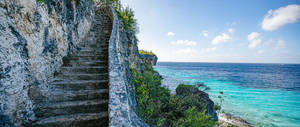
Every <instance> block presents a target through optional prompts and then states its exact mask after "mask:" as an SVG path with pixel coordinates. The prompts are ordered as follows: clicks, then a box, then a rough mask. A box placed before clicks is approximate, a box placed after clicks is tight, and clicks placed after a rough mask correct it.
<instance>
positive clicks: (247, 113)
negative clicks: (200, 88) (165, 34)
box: [154, 62, 300, 127]
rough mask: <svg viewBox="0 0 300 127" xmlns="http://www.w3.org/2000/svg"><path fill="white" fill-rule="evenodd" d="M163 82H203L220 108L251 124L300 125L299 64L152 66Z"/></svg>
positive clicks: (289, 126) (172, 88)
mask: <svg viewBox="0 0 300 127" xmlns="http://www.w3.org/2000/svg"><path fill="white" fill-rule="evenodd" d="M154 68H155V70H156V71H158V72H159V73H160V74H161V75H162V76H163V77H164V80H163V85H165V86H166V87H168V88H169V89H170V90H171V91H173V92H174V90H175V88H176V86H177V85H178V84H179V83H189V84H197V83H200V82H201V83H204V84H205V85H206V86H208V87H209V88H210V90H207V91H206V92H207V93H208V94H209V95H210V98H211V99H212V100H213V101H214V102H215V103H220V99H219V98H218V96H219V95H221V94H220V91H222V92H223V93H224V94H223V95H222V96H223V97H222V98H223V99H224V100H223V101H222V110H223V111H224V112H227V113H231V114H233V115H236V116H239V117H241V118H243V119H245V120H247V121H248V122H249V123H251V124H253V125H255V126H267V127H273V126H274V127H300V64H246V63H170V62H159V63H158V64H157V65H156V66H155V67H154Z"/></svg>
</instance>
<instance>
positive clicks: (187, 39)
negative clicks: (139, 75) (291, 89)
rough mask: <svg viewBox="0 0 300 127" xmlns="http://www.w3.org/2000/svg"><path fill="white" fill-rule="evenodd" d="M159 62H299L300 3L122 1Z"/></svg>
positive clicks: (142, 42) (274, 0) (144, 44)
mask: <svg viewBox="0 0 300 127" xmlns="http://www.w3.org/2000/svg"><path fill="white" fill-rule="evenodd" d="M122 3H123V4H124V5H128V6H130V7H131V8H133V10H134V11H135V17H136V19H137V21H138V24H139V27H140V32H139V33H138V38H139V40H140V42H139V48H140V49H146V50H152V51H153V52H155V53H156V54H157V56H158V58H159V61H177V62H244V63H300V21H299V20H300V1H299V0H248V1H246V0H226V1H225V0H205V1H204V0H122Z"/></svg>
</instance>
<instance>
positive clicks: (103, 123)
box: [32, 111, 108, 127]
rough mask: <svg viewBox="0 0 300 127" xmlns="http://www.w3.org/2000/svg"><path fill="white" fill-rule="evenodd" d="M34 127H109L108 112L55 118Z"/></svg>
mask: <svg viewBox="0 0 300 127" xmlns="http://www.w3.org/2000/svg"><path fill="white" fill-rule="evenodd" d="M32 127H108V112H107V111H106V112H100V113H81V114H71V115H60V116H53V117H49V118H44V119H41V120H39V121H37V122H35V123H34V124H33V125H32Z"/></svg>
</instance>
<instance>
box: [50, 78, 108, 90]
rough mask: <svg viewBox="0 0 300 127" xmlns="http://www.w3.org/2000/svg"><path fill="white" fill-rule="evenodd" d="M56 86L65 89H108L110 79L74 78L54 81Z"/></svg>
mask: <svg viewBox="0 0 300 127" xmlns="http://www.w3.org/2000/svg"><path fill="white" fill-rule="evenodd" d="M52 85H53V86H54V87H55V88H60V89H65V90H82V89H85V90H93V89H108V80H73V81H70V82H69V81H59V82H53V83H52Z"/></svg>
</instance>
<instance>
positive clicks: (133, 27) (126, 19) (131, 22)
mask: <svg viewBox="0 0 300 127" xmlns="http://www.w3.org/2000/svg"><path fill="white" fill-rule="evenodd" d="M98 1H99V0H98ZM94 3H100V4H102V5H106V6H108V5H113V7H114V9H115V11H116V13H117V16H118V18H119V19H120V20H121V21H122V22H123V25H124V28H125V29H126V30H130V31H134V32H137V31H138V30H137V29H138V28H137V23H136V19H135V18H134V11H133V10H132V9H131V8H130V7H123V5H122V4H121V1H120V0H100V1H99V2H97V0H94Z"/></svg>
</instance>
